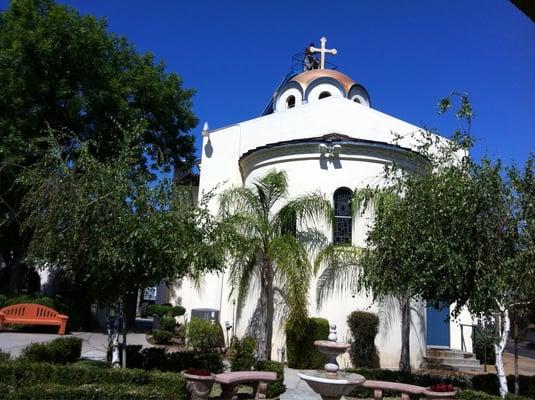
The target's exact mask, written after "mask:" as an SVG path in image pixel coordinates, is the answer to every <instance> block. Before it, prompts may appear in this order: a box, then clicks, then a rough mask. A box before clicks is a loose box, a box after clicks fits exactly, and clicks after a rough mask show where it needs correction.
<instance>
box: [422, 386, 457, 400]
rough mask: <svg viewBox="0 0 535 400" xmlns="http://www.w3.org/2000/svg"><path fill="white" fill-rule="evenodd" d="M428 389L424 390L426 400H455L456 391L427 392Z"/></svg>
mask: <svg viewBox="0 0 535 400" xmlns="http://www.w3.org/2000/svg"><path fill="white" fill-rule="evenodd" d="M429 389H430V388H425V390H424V395H425V398H426V399H428V400H453V399H455V395H456V394H457V392H456V391H453V392H433V391H431V390H429Z"/></svg>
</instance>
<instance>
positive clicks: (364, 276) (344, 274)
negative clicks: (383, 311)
mask: <svg viewBox="0 0 535 400" xmlns="http://www.w3.org/2000/svg"><path fill="white" fill-rule="evenodd" d="M399 199H400V197H399V195H398V192H397V191H396V188H393V187H389V188H385V189H376V188H369V187H367V188H364V189H357V190H355V192H354V195H353V199H352V210H353V214H356V215H362V213H363V211H364V210H366V209H367V208H368V206H369V205H370V206H371V208H372V210H373V212H374V214H375V216H380V215H384V213H389V212H392V210H395V209H396V205H397V201H398V200H399ZM372 234H373V230H372ZM368 242H370V241H369V240H368ZM372 243H373V240H372ZM377 253H378V252H377V251H376V249H374V248H369V247H368V248H362V247H356V246H352V245H348V244H331V245H329V246H326V247H324V248H323V249H322V250H321V251H320V252H319V254H318V256H317V257H316V260H315V262H314V270H315V272H316V273H318V272H319V271H320V269H321V274H320V276H319V278H318V283H317V288H316V292H317V295H316V299H317V306H318V307H319V306H321V304H322V303H323V302H324V301H325V300H326V299H327V298H329V297H330V295H331V294H333V293H334V292H337V291H351V292H353V293H354V292H359V291H361V290H367V291H370V292H371V293H372V294H373V296H374V297H375V298H378V299H379V301H381V302H383V303H389V304H391V300H394V301H396V302H397V303H398V305H399V307H400V309H401V354H400V361H399V368H400V370H402V371H410V368H411V367H410V326H411V296H410V295H407V294H406V292H407V291H408V290H407V291H406V290H403V289H404V288H403V285H401V284H398V285H396V289H397V290H396V291H392V286H389V285H388V280H387V279H386V278H385V275H384V271H385V270H387V269H389V268H388V267H386V266H385V265H384V264H381V263H384V261H385V260H384V259H383V258H382V257H380V255H378V254H377ZM390 267H391V270H392V271H394V270H396V268H395V266H390ZM385 281H386V282H387V283H386V284H385Z"/></svg>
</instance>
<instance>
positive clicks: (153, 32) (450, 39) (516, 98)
mask: <svg viewBox="0 0 535 400" xmlns="http://www.w3.org/2000/svg"><path fill="white" fill-rule="evenodd" d="M60 2H61V3H65V4H69V5H72V6H74V7H75V8H77V9H78V10H80V12H82V13H84V14H86V13H90V14H93V15H96V16H100V17H105V18H106V19H107V21H108V24H109V29H110V30H111V31H113V32H116V33H118V34H121V35H125V36H127V37H128V38H129V39H130V40H131V41H132V42H133V43H134V44H135V45H136V46H137V48H138V50H140V51H148V50H150V51H152V52H153V53H154V54H155V55H156V57H157V59H160V60H164V61H165V63H166V64H167V67H168V69H169V70H170V71H175V72H177V73H178V74H179V75H181V76H182V77H183V79H184V83H185V86H187V87H193V88H195V89H196V90H197V94H196V95H195V98H194V111H195V113H196V114H197V115H198V117H199V119H200V120H201V124H200V125H199V127H198V128H197V129H196V130H195V132H194V133H195V135H196V136H197V138H198V140H199V139H200V129H201V126H202V123H203V122H204V121H208V123H209V125H210V127H211V128H217V127H220V126H224V125H227V124H231V123H235V122H239V121H243V120H246V119H250V118H254V117H256V116H258V115H259V114H260V113H261V111H262V110H263V108H264V106H265V105H266V103H267V102H268V100H269V98H270V96H271V94H272V93H273V91H274V90H275V88H276V86H277V84H278V82H279V81H280V79H281V78H282V77H283V76H284V75H285V74H286V73H287V72H288V70H289V67H290V65H291V56H292V55H293V54H294V53H297V52H299V51H301V50H302V49H304V47H306V45H307V44H308V43H310V42H315V43H316V44H319V38H320V37H321V36H323V35H324V36H326V37H327V39H328V42H327V46H328V47H336V48H337V50H338V55H336V56H334V57H330V60H331V61H332V62H334V63H335V64H336V65H338V67H339V70H340V71H342V72H344V73H346V74H347V75H349V76H350V77H352V78H353V79H354V80H355V81H357V82H358V83H360V84H362V85H363V86H364V87H366V89H367V90H368V92H369V93H370V96H371V100H372V106H373V107H374V108H376V109H378V110H380V111H382V112H385V113H387V114H390V115H393V116H396V117H398V118H400V119H403V120H406V121H408V122H411V123H414V124H417V125H425V126H430V127H435V128H439V129H440V130H441V132H442V133H443V134H445V135H448V134H449V133H450V132H451V130H452V129H453V128H454V127H455V126H456V124H457V122H456V121H455V119H454V118H453V117H444V116H442V117H438V116H437V114H436V103H437V101H438V99H439V98H441V97H443V96H445V95H447V94H448V93H449V92H451V91H460V92H468V94H469V95H470V98H471V101H472V103H473V107H474V109H475V119H474V125H473V130H472V133H473V134H474V135H475V136H476V138H477V139H478V142H477V145H476V149H475V153H476V154H477V155H481V154H484V153H488V154H489V155H490V156H492V157H500V158H502V159H503V160H504V161H506V162H511V161H515V162H517V163H521V162H523V161H524V160H525V159H526V157H527V154H528V153H529V152H530V151H535V24H534V23H533V22H531V20H530V19H529V18H528V17H526V16H525V15H524V14H522V13H521V12H520V11H519V10H518V9H517V8H516V7H515V6H514V5H513V4H512V3H510V2H509V1H506V0H500V1H499V0H486V1H475V0H463V1H459V0H456V1H424V0H418V1H394V0H390V1H386V0H385V1H375V0H367V1H338V0H331V1H315V0H308V1H301V0H293V1H283V0H280V1H279V0H272V1H244V0H232V1H230V0H229V1H227V0H217V1H205V0H195V1H194V0H189V1H176V0H158V1H148V0H129V1H120V0H91V1H87V0H62V1H60ZM6 4H7V1H6V0H0V6H1V8H5V7H6ZM198 147H200V146H198Z"/></svg>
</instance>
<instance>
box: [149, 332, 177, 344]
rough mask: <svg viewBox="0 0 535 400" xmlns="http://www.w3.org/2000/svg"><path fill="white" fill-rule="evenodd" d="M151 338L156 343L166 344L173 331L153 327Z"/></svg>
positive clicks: (169, 340) (171, 337)
mask: <svg viewBox="0 0 535 400" xmlns="http://www.w3.org/2000/svg"><path fill="white" fill-rule="evenodd" d="M152 338H153V339H154V341H155V342H156V343H158V344H168V343H170V342H171V339H173V333H172V332H169V331H164V330H163V329H155V330H153V331H152Z"/></svg>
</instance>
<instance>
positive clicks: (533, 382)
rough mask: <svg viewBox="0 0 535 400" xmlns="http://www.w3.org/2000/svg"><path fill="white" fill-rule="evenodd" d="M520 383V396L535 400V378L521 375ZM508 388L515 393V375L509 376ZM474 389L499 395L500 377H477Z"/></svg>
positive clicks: (473, 381) (494, 375) (482, 375)
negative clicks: (534, 399)
mask: <svg viewBox="0 0 535 400" xmlns="http://www.w3.org/2000/svg"><path fill="white" fill-rule="evenodd" d="M519 381H520V395H521V396H526V397H530V398H535V376H527V375H520V377H519ZM507 386H508V387H509V392H514V387H515V377H514V375H508V376H507ZM472 387H473V389H474V390H479V391H482V392H486V393H491V394H494V393H498V388H499V384H498V377H497V376H496V374H481V375H476V376H474V377H473V378H472Z"/></svg>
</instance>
